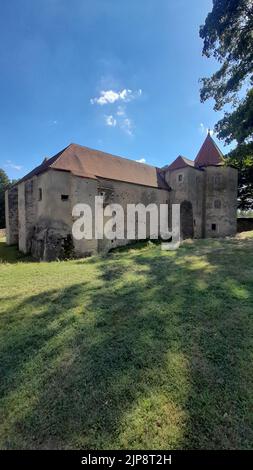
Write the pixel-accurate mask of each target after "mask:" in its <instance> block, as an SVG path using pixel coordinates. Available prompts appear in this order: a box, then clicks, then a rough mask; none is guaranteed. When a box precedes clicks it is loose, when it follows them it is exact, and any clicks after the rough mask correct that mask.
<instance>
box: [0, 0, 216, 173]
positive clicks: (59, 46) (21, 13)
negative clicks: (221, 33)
mask: <svg viewBox="0 0 253 470" xmlns="http://www.w3.org/2000/svg"><path fill="white" fill-rule="evenodd" d="M211 4H212V2H211V0H127V1H126V0H71V1H69V0H36V1H34V0H22V2H21V1H20V0H12V1H9V0H2V1H1V16H0V95H1V100H0V138H1V153H0V167H2V168H4V169H5V171H6V172H7V173H8V175H9V176H10V177H11V178H19V177H21V176H22V175H24V174H25V173H27V172H28V171H29V170H30V169H32V168H33V167H34V166H36V165H38V164H39V163H40V162H41V161H42V159H43V158H44V157H45V156H52V155H54V154H55V153H57V152H58V151H59V150H61V149H62V148H64V147H65V146H67V145H68V144H69V143H71V142H75V143H79V144H82V145H86V146H88V147H92V148H97V149H101V150H104V151H107V152H109V153H113V154H116V155H121V156H125V157H128V158H132V159H133V160H141V159H144V160H145V161H146V162H147V163H149V164H152V165H156V166H163V165H165V164H167V163H169V162H171V161H172V160H174V159H175V158H176V157H177V155H178V154H182V155H185V156H186V157H189V158H194V157H195V155H196V153H197V151H198V150H199V147H200V146H201V144H202V142H203V139H204V137H205V135H206V128H207V127H211V128H212V127H213V125H214V123H215V122H216V121H217V120H218V119H219V117H220V114H218V113H216V112H214V111H213V109H212V102H211V101H210V102H207V103H205V104H201V103H200V100H199V83H198V79H199V78H200V77H203V76H208V75H210V73H211V72H213V71H214V70H215V69H216V68H217V64H216V63H215V62H214V61H213V60H211V59H209V60H208V59H206V58H203V57H202V55H201V50H202V41H201V40H200V38H199V36H198V31H199V26H200V25H201V24H202V23H203V22H204V20H205V17H206V15H207V13H208V12H209V11H210V10H211ZM220 146H221V148H222V149H223V150H224V147H223V146H222V145H221V144H220Z"/></svg>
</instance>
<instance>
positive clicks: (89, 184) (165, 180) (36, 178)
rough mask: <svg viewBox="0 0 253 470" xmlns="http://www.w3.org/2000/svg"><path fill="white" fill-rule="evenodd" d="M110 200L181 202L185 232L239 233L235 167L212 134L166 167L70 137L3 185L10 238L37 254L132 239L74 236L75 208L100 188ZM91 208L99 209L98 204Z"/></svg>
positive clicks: (85, 250)
mask: <svg viewBox="0 0 253 470" xmlns="http://www.w3.org/2000/svg"><path fill="white" fill-rule="evenodd" d="M97 195H102V196H103V198H104V207H105V206H106V205H107V204H110V203H118V204H121V206H122V207H123V209H124V211H126V206H127V204H130V203H131V204H138V203H142V204H144V205H145V206H147V205H148V204H150V203H156V204H157V205H158V206H159V204H168V205H169V208H170V209H171V206H172V204H174V203H179V204H181V236H182V238H208V237H225V236H232V235H234V234H235V233H236V226H237V225H236V209H237V170H236V169H234V168H232V167H229V166H226V165H225V164H224V159H223V156H222V153H221V152H220V150H219V149H218V147H217V145H216V144H215V142H214V140H213V139H212V137H211V136H210V134H208V135H207V137H206V139H205V141H204V143H203V145H202V147H201V149H200V151H199V153H198V155H197V157H196V158H195V160H194V161H191V160H189V159H187V158H185V157H182V156H179V157H178V158H176V160H175V161H174V162H173V163H171V164H170V165H167V166H165V167H163V168H161V169H160V168H156V167H153V166H150V165H146V164H143V163H137V162H135V161H133V160H128V159H126V158H121V157H116V156H113V155H110V154H107V153H104V152H101V151H98V150H91V149H89V148H87V147H83V146H80V145H76V144H70V145H69V146H68V147H66V148H65V149H63V150H62V151H61V152H59V153H58V154H57V155H55V156H53V157H52V158H49V159H45V160H44V161H43V162H42V163H41V165H39V166H38V167H36V168H35V169H34V170H33V171H31V172H30V173H29V174H28V175H26V176H25V177H24V178H22V179H21V180H20V181H18V182H17V183H16V184H15V185H14V186H12V187H11V188H9V190H8V191H6V237H7V243H8V244H9V245H11V244H17V245H18V247H19V250H20V251H22V252H24V253H31V254H32V256H34V257H35V258H37V259H43V260H53V259H57V258H64V257H69V256H76V257H83V256H87V255H90V254H93V253H98V252H104V251H105V252H106V251H108V250H110V249H111V248H114V247H116V246H119V245H125V244H126V243H129V241H128V240H127V239H126V238H125V239H124V240H117V239H116V240H113V241H112V240H108V239H105V238H104V239H102V240H96V239H95V238H94V239H92V240H85V239H82V240H75V239H73V237H72V225H73V222H74V219H73V217H72V208H73V206H74V205H75V204H77V203H86V204H89V205H90V207H91V208H93V209H94V205H95V196H97ZM93 212H94V211H93Z"/></svg>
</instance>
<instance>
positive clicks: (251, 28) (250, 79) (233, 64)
mask: <svg viewBox="0 0 253 470" xmlns="http://www.w3.org/2000/svg"><path fill="white" fill-rule="evenodd" d="M200 37H201V38H202V39H203V41H204V46H203V55H205V56H206V57H210V56H214V57H215V58H216V59H217V60H218V61H219V62H220V64H221V65H220V68H219V70H218V71H217V72H215V73H214V74H213V75H212V76H211V77H209V78H203V79H202V80H201V82H202V88H201V92H200V96H201V101H202V102H203V101H205V100H207V99H209V98H213V99H214V109H215V110H220V109H223V108H224V106H225V105H228V104H229V105H230V110H229V111H228V110H227V111H226V112H225V113H224V117H223V119H221V120H220V121H219V122H217V124H216V126H215V131H216V132H217V135H218V138H220V139H223V140H224V141H225V143H226V144H229V143H231V142H233V141H236V143H237V146H236V148H235V149H234V150H233V151H231V152H229V153H228V155H227V161H228V162H229V163H233V165H235V166H236V167H237V168H238V169H239V194H238V196H239V207H240V208H241V209H248V208H253V0H213V9H212V11H211V12H210V13H209V14H208V15H207V18H206V21H205V24H204V25H203V26H201V28H200Z"/></svg>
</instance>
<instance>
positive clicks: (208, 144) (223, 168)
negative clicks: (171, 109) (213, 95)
mask: <svg viewBox="0 0 253 470" xmlns="http://www.w3.org/2000/svg"><path fill="white" fill-rule="evenodd" d="M194 164H195V166H196V167H197V168H199V169H200V170H202V171H203V172H204V195H203V196H204V204H203V236H204V237H207V238H210V237H211V238H216V237H225V236H232V235H235V234H236V230H237V218H236V210H237V170H236V169H235V168H232V167H229V166H227V165H225V159H224V157H223V154H222V152H221V151H220V149H219V148H218V146H217V145H216V143H215V142H214V140H213V138H212V137H211V135H210V132H208V135H207V137H206V139H205V141H204V143H203V145H202V147H201V149H200V151H199V153H198V155H197V156H196V158H195V161H194Z"/></svg>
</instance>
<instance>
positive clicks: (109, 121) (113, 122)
mask: <svg viewBox="0 0 253 470" xmlns="http://www.w3.org/2000/svg"><path fill="white" fill-rule="evenodd" d="M105 122H106V125H107V126H111V127H115V126H116V125H117V121H116V119H115V118H114V117H113V115H112V114H110V116H105Z"/></svg>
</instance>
